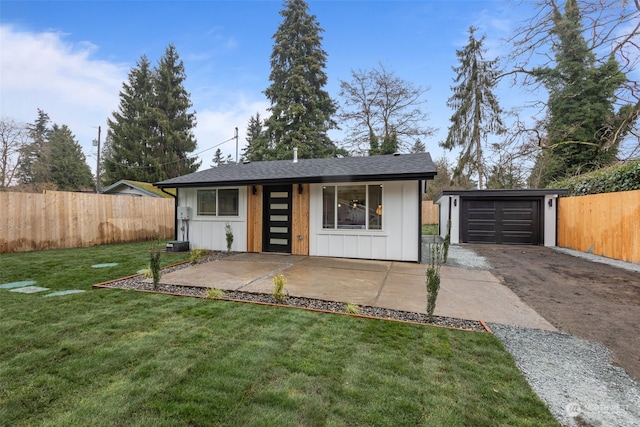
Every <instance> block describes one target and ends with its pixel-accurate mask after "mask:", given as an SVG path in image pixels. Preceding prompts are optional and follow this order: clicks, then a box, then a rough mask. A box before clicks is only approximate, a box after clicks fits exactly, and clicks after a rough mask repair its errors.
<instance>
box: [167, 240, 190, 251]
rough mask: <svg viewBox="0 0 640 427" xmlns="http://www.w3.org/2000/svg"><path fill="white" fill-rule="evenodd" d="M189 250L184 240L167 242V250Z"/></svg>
mask: <svg viewBox="0 0 640 427" xmlns="http://www.w3.org/2000/svg"><path fill="white" fill-rule="evenodd" d="M188 250H189V242H188V241H184V240H170V241H168V242H167V252H185V251H188Z"/></svg>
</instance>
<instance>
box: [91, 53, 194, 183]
mask: <svg viewBox="0 0 640 427" xmlns="http://www.w3.org/2000/svg"><path fill="white" fill-rule="evenodd" d="M185 79H186V74H185V70H184V65H183V63H182V61H181V60H180V59H179V57H178V53H177V51H176V49H175V47H174V46H173V45H169V47H167V49H166V51H165V54H164V55H163V57H162V58H161V59H160V61H159V62H158V65H157V67H156V68H154V69H151V64H150V63H149V60H148V59H147V57H146V56H144V55H143V56H142V57H141V58H140V60H139V61H138V62H137V64H136V67H134V68H133V69H132V70H131V71H130V73H129V77H128V82H126V83H124V84H123V89H122V91H121V92H120V105H119V109H118V111H116V112H114V113H113V119H110V120H109V121H108V123H109V132H108V138H110V147H109V153H108V155H107V156H105V157H104V161H103V162H104V170H105V178H104V182H105V183H113V182H115V181H118V180H120V179H131V180H135V181H144V182H156V181H161V180H164V179H168V178H173V177H176V176H179V175H184V174H187V173H190V172H195V171H196V170H197V169H198V167H199V166H200V162H198V161H197V159H194V158H190V157H188V155H189V153H191V152H193V151H194V150H195V149H196V140H195V137H194V135H193V128H194V127H195V125H196V121H195V112H192V111H189V110H190V108H191V107H192V104H191V100H190V95H189V93H188V92H187V91H186V90H185V88H184V85H183V84H184V81H185Z"/></svg>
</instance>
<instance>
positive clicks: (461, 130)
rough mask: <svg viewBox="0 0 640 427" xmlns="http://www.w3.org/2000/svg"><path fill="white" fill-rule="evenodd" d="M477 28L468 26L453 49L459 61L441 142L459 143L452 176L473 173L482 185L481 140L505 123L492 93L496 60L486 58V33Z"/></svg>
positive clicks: (445, 144)
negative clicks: (462, 42) (462, 44)
mask: <svg viewBox="0 0 640 427" xmlns="http://www.w3.org/2000/svg"><path fill="white" fill-rule="evenodd" d="M475 32H476V28H474V27H469V42H468V44H467V45H466V46H465V47H464V49H462V50H458V51H456V56H457V57H458V61H459V63H460V65H458V66H457V67H453V71H455V72H456V74H457V75H456V78H455V79H454V81H455V83H457V85H456V86H454V87H453V88H452V89H453V95H452V96H451V97H450V98H449V99H448V100H447V106H448V107H449V108H452V109H453V110H454V113H453V115H452V116H451V126H450V127H449V133H448V134H447V139H446V140H445V141H444V142H443V143H442V144H441V146H442V147H443V148H446V149H449V150H452V149H453V148H456V147H461V148H462V150H461V152H460V156H459V157H458V164H457V166H456V167H455V169H454V176H457V175H460V174H464V173H465V172H466V174H467V176H470V175H471V174H472V173H476V174H477V175H478V187H479V188H480V189H482V188H484V178H485V171H484V160H483V144H484V143H485V142H486V138H487V135H489V134H491V133H495V134H500V133H502V132H503V131H504V125H503V123H502V119H501V117H500V114H501V113H502V110H501V108H500V105H499V103H498V99H497V98H496V97H495V95H494V94H493V90H494V89H495V85H496V77H497V74H498V71H497V65H498V62H497V60H486V59H484V54H485V53H486V49H485V48H484V47H483V44H484V40H485V36H482V37H481V38H480V39H478V38H476V36H475Z"/></svg>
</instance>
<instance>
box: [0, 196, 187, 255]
mask: <svg viewBox="0 0 640 427" xmlns="http://www.w3.org/2000/svg"><path fill="white" fill-rule="evenodd" d="M174 218H175V211H174V200H173V199H161V198H153V197H128V196H113V195H105V194H88V193H69V192H62V191H47V192H45V193H43V194H39V193H8V192H0V253H6V252H22V251H32V250H41V249H55V248H75V247H84V246H94V245H103V244H107V243H122V242H134V241H142V240H150V239H154V238H157V237H159V238H162V239H169V238H173V236H174Z"/></svg>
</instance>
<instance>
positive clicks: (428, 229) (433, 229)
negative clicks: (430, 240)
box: [422, 224, 438, 236]
mask: <svg viewBox="0 0 640 427" xmlns="http://www.w3.org/2000/svg"><path fill="white" fill-rule="evenodd" d="M422 235H423V236H424V235H438V224H423V225H422Z"/></svg>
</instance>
